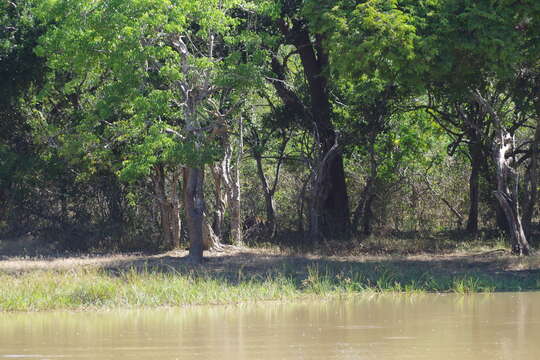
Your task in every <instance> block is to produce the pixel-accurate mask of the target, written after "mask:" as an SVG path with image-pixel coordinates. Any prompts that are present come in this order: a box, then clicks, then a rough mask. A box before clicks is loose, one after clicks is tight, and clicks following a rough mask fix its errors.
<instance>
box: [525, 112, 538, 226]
mask: <svg viewBox="0 0 540 360" xmlns="http://www.w3.org/2000/svg"><path fill="white" fill-rule="evenodd" d="M539 148H540V119H538V120H537V124H536V131H535V134H534V139H533V141H532V143H531V165H530V167H529V170H528V171H527V178H528V182H529V194H528V198H527V202H526V204H525V209H524V211H523V226H524V227H525V233H526V234H529V233H530V229H531V225H532V219H533V216H534V213H535V210H536V202H537V201H538V175H539V174H538V160H540V159H539V157H540V156H539Z"/></svg>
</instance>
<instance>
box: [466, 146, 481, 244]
mask: <svg viewBox="0 0 540 360" xmlns="http://www.w3.org/2000/svg"><path fill="white" fill-rule="evenodd" d="M471 141H474V140H472V139H471ZM469 153H470V156H471V175H470V177H469V217H468V218H467V227H466V231H467V232H468V233H469V234H472V235H474V234H476V233H478V209H479V203H480V166H481V164H482V159H481V157H482V150H481V149H479V144H477V143H471V144H470V145H469Z"/></svg>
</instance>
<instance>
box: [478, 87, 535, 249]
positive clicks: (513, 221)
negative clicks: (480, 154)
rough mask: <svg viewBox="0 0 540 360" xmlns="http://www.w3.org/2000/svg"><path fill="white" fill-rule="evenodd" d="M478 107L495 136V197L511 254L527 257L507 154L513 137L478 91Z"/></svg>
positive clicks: (516, 185) (516, 192)
mask: <svg viewBox="0 0 540 360" xmlns="http://www.w3.org/2000/svg"><path fill="white" fill-rule="evenodd" d="M474 96H475V98H476V100H477V101H478V102H479V104H480V105H482V106H484V107H485V108H486V110H487V111H488V112H489V113H490V114H491V116H492V118H493V122H494V125H495V129H496V132H497V136H496V138H495V140H494V143H493V158H494V160H495V166H496V171H497V172H496V176H497V190H496V191H495V196H496V198H497V200H498V201H499V204H500V205H501V208H502V210H503V211H504V214H505V217H506V220H507V221H508V224H509V226H510V236H511V239H512V252H514V253H516V254H518V255H529V254H530V252H531V249H530V246H529V243H528V242H527V238H526V236H525V232H524V230H523V225H522V222H521V216H520V209H519V197H518V184H519V181H518V175H517V172H516V171H515V169H513V168H512V166H511V165H510V161H509V159H507V158H506V155H507V153H509V152H510V151H511V150H513V147H514V143H513V142H514V137H513V136H512V135H511V134H510V133H509V132H508V131H507V130H506V129H505V128H504V125H503V122H502V120H501V119H500V117H499V114H498V113H497V112H496V111H495V109H493V107H492V106H491V104H490V103H489V102H488V101H487V100H485V99H484V98H483V97H482V95H481V94H480V92H479V91H476V92H475V94H474ZM509 180H512V182H513V185H514V186H513V189H512V190H510V186H509V184H508V183H509Z"/></svg>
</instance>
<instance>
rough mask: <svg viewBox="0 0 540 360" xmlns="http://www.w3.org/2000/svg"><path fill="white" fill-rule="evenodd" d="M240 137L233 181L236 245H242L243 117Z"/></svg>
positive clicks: (232, 225)
mask: <svg viewBox="0 0 540 360" xmlns="http://www.w3.org/2000/svg"><path fill="white" fill-rule="evenodd" d="M238 123H239V131H240V136H239V137H238V151H237V154H236V164H235V165H236V166H235V168H234V176H233V181H232V182H231V193H230V203H231V242H232V243H233V244H234V245H242V243H243V237H242V212H241V188H240V163H241V161H242V155H243V151H244V128H243V127H244V124H243V121H242V117H240V118H239V120H238Z"/></svg>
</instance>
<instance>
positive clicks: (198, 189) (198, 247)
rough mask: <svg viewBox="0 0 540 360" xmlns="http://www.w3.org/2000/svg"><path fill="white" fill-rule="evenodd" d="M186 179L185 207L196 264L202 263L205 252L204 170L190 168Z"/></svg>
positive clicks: (190, 254)
mask: <svg viewBox="0 0 540 360" xmlns="http://www.w3.org/2000/svg"><path fill="white" fill-rule="evenodd" d="M184 177H185V185H184V188H185V191H184V195H185V199H184V207H185V211H186V223H187V227H188V233H189V240H190V247H189V256H190V257H191V258H192V259H193V261H194V262H197V263H200V262H202V258H203V250H204V234H203V232H204V230H203V225H204V192H203V184H204V173H203V170H202V169H199V168H192V167H189V168H186V169H185V175H184Z"/></svg>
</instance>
